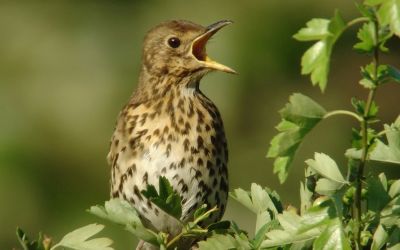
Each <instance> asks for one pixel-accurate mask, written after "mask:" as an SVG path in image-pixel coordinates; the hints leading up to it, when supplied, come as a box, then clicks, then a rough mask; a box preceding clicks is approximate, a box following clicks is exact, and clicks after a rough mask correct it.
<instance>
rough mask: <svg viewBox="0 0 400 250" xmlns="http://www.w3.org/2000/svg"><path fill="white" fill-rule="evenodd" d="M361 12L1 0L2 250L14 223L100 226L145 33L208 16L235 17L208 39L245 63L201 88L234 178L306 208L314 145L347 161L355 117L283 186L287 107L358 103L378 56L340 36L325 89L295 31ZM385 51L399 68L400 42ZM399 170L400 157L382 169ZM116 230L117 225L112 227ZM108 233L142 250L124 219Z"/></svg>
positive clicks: (233, 211)
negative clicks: (298, 98)
mask: <svg viewBox="0 0 400 250" xmlns="http://www.w3.org/2000/svg"><path fill="white" fill-rule="evenodd" d="M335 8H339V9H341V10H342V13H343V16H344V17H345V19H347V20H349V19H350V18H351V17H354V16H355V15H357V11H356V8H355V6H354V3H353V1H348V0H340V1H316V0H303V1H278V0H269V1H265V0H263V1H261V0H260V1H228V0H224V1H213V0H202V1H190V2H189V1H178V0H171V1H161V0H160V1H36V2H35V1H26V2H22V1H2V2H1V3H0V197H1V205H0V248H1V249H11V248H12V247H15V246H17V241H16V238H15V233H14V232H15V228H16V226H17V225H18V226H20V227H22V228H24V229H25V230H26V231H28V232H29V233H30V234H31V235H32V236H33V235H34V236H36V233H38V232H39V231H40V230H42V231H44V232H45V233H47V234H50V235H51V236H52V237H54V238H55V239H56V240H59V239H60V237H61V236H62V235H63V234H65V233H67V232H69V231H71V230H73V229H75V228H77V227H80V226H83V225H86V224H88V223H93V222H96V221H99V219H97V218H95V217H93V216H91V215H90V214H88V213H86V212H85V209H87V208H89V207H90V206H91V205H94V204H100V203H102V202H103V201H104V200H107V199H108V197H109V167H108V166H107V164H106V160H105V156H106V154H107V151H108V141H109V138H110V136H111V133H112V131H113V126H114V122H115V119H116V116H117V113H118V112H119V110H120V108H121V107H122V106H123V105H124V103H125V102H126V101H127V99H128V97H129V96H130V94H131V92H132V90H133V88H134V87H135V84H136V81H137V77H138V69H139V65H140V57H141V43H142V39H143V37H144V34H145V32H146V30H148V29H149V28H151V27H152V26H153V25H155V24H157V23H159V22H161V21H164V20H168V19H188V20H192V21H194V22H197V23H200V24H203V25H208V24H211V23H212V22H214V21H217V20H220V19H231V20H234V21H235V23H234V24H233V25H230V26H229V27H227V28H225V29H224V30H223V31H221V32H220V33H219V34H218V35H217V36H216V37H215V38H214V39H213V41H211V43H210V44H209V46H208V51H209V54H210V55H211V56H212V57H213V58H214V59H217V60H218V61H220V62H222V63H225V64H227V65H229V66H231V67H232V68H234V69H236V70H237V71H238V72H239V75H228V74H223V73H213V74H210V75H209V76H206V77H205V79H204V80H203V82H202V86H201V88H202V90H203V92H205V93H206V94H207V95H208V96H209V97H210V98H211V99H212V100H213V101H214V102H215V103H216V104H217V106H218V107H219V109H220V111H221V113H222V116H223V118H224V122H225V127H226V132H227V137H228V142H229V149H230V164H229V169H230V187H231V189H234V188H237V187H242V188H248V187H249V186H250V183H251V182H257V183H260V184H261V185H265V186H268V187H270V188H272V189H276V190H277V191H278V192H279V193H280V195H281V197H282V199H283V201H284V202H285V204H292V205H295V206H296V205H298V186H299V182H300V180H302V178H303V169H304V163H303V162H304V160H305V159H307V158H310V157H312V155H313V152H314V151H318V152H325V153H327V154H329V155H331V156H332V157H334V158H335V159H337V162H338V163H340V164H341V165H342V166H343V165H344V163H345V159H344V156H343V152H344V150H345V149H346V148H347V147H349V146H350V145H349V140H350V134H351V132H350V131H351V130H350V128H351V127H352V126H356V124H355V123H354V122H353V121H352V120H350V119H349V118H346V117H344V118H340V117H339V118H337V117H335V118H330V120H327V121H324V122H322V124H320V125H319V126H318V127H317V128H316V129H315V130H314V131H313V132H312V133H311V134H310V135H309V136H308V137H307V140H306V141H305V143H304V144H303V145H302V147H301V148H300V150H299V154H298V155H297V156H296V159H295V162H294V165H293V169H292V170H293V171H292V172H291V174H290V176H289V179H288V181H287V183H286V184H284V185H279V183H278V179H277V177H276V176H275V175H273V173H272V160H270V159H266V158H265V154H266V152H267V148H268V144H269V141H270V139H271V138H272V136H273V135H274V134H275V133H276V132H275V129H274V126H275V125H276V124H277V123H278V122H279V115H278V113H277V111H278V110H279V109H280V108H281V107H283V105H284V104H285V103H286V102H287V99H288V96H289V95H290V94H291V93H293V92H302V93H304V94H306V95H309V96H311V97H312V98H313V99H315V100H317V101H318V102H320V103H321V104H322V105H323V106H325V107H326V108H327V109H343V108H351V105H350V101H349V100H350V97H351V96H356V97H359V98H364V97H365V96H366V91H365V90H364V89H362V87H360V86H359V85H357V81H358V80H359V78H360V76H359V67H360V65H362V64H365V63H366V62H368V60H369V58H368V57H367V56H363V55H358V54H356V53H355V52H354V51H352V49H351V46H352V44H353V43H354V42H355V41H356V36H355V34H354V32H352V31H354V30H351V31H350V32H349V31H348V32H346V33H345V35H344V37H343V39H342V40H340V41H339V43H338V44H337V46H336V48H335V50H334V57H333V60H332V67H333V69H332V71H331V74H330V83H329V85H328V89H327V91H326V93H325V94H321V93H320V91H319V89H317V88H313V87H311V84H310V83H309V80H308V78H307V77H303V76H300V74H299V72H300V67H299V61H300V57H301V54H302V53H303V52H304V50H305V49H306V48H307V47H308V46H309V45H310V44H306V43H298V42H296V41H295V40H294V39H292V35H293V34H294V33H295V32H296V31H297V30H298V29H299V28H301V27H302V26H303V25H304V24H305V22H306V21H307V20H308V19H310V18H312V17H330V16H331V15H332V14H333V11H334V9H335ZM389 47H390V48H391V50H392V54H391V56H384V58H383V60H384V61H386V62H390V63H392V64H394V65H395V66H397V67H400V63H399V62H400V60H399V52H400V46H399V40H398V39H395V40H393V41H392V42H391V43H390V44H389ZM399 93H400V86H399V85H397V86H396V85H387V86H384V87H383V88H382V90H380V91H379V92H378V94H377V101H378V104H379V105H380V108H381V111H382V112H381V113H380V118H381V119H382V120H383V121H384V122H390V121H392V120H394V119H395V117H396V116H397V115H398V114H399V103H400V102H399V97H400V94H399ZM373 170H374V171H383V170H385V171H389V173H390V174H391V175H392V176H394V177H397V178H399V177H400V173H399V170H396V169H395V167H394V166H382V165H380V166H378V165H376V166H374V169H373ZM226 218H227V219H233V220H235V221H236V222H238V224H239V225H241V226H242V227H243V228H245V229H247V230H250V231H252V228H253V226H254V224H253V216H252V215H251V214H250V213H249V212H247V211H246V210H245V209H244V208H243V207H241V206H240V205H238V204H237V203H235V202H234V201H232V200H231V201H230V202H229V205H228V210H227V212H226ZM107 225H108V224H107ZM105 234H107V235H109V236H111V237H112V238H113V239H114V240H115V241H116V242H115V247H116V248H117V249H133V248H134V242H135V239H134V238H133V237H131V236H130V234H129V233H127V232H125V231H123V230H122V229H121V228H118V227H117V226H115V225H108V226H107V228H106V231H105Z"/></svg>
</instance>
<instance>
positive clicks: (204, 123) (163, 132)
mask: <svg viewBox="0 0 400 250" xmlns="http://www.w3.org/2000/svg"><path fill="white" fill-rule="evenodd" d="M231 23H232V21H229V20H222V21H218V22H215V23H213V24H211V25H209V26H206V27H204V26H202V25H199V24H195V23H193V22H190V21H185V20H171V21H165V22H162V23H160V24H159V25H157V26H155V27H153V28H152V29H150V30H149V31H148V33H147V34H146V35H145V38H144V41H143V49H142V61H141V68H140V74H139V80H138V83H137V87H136V90H134V92H133V94H132V95H131V97H130V99H129V101H128V103H127V104H126V105H125V106H124V107H123V109H122V110H121V111H120V113H119V115H118V118H117V122H116V126H115V130H114V133H113V135H112V138H111V141H110V151H109V153H108V155H107V160H108V164H109V165H110V166H111V181H110V182H111V197H112V198H121V199H123V200H126V201H128V202H129V203H130V204H131V205H133V207H134V208H135V209H136V210H137V211H138V214H139V215H140V218H141V220H142V222H143V223H144V225H145V226H146V227H148V228H150V229H153V230H156V231H158V232H160V231H162V232H166V233H168V235H169V236H170V237H173V236H175V235H177V234H179V233H180V231H181V230H182V226H181V223H180V222H179V221H178V220H176V219H175V218H173V217H171V216H169V215H168V214H166V213H165V212H164V211H162V210H161V209H159V208H158V207H157V206H155V205H154V204H152V203H151V202H150V201H149V200H148V199H147V198H146V197H144V195H143V194H142V191H143V190H145V189H146V187H147V186H148V185H154V186H155V187H156V188H157V187H158V181H159V178H160V176H164V177H165V178H166V179H167V180H168V181H169V182H170V184H171V185H172V187H173V189H174V190H175V191H176V192H177V193H178V194H179V196H180V198H181V205H182V216H181V218H179V220H180V221H182V222H184V223H185V222H188V221H190V220H191V219H193V214H194V212H195V211H196V209H198V208H199V207H200V206H202V205H203V204H206V205H207V208H209V209H210V208H212V207H214V206H217V207H218V212H216V213H213V214H212V215H211V216H210V217H209V218H208V219H207V220H206V221H204V222H203V223H204V224H205V225H208V224H210V223H213V222H216V221H219V220H220V219H221V218H222V216H223V214H224V211H225V208H226V204H227V198H228V190H229V186H228V167H227V164H228V146H227V140H226V136H225V131H224V125H223V121H222V118H221V115H220V112H219V111H218V109H217V107H216V106H215V104H214V103H213V102H212V101H211V100H210V99H209V98H208V97H206V95H205V94H204V93H203V92H202V91H201V90H200V87H199V84H200V80H201V79H202V78H203V77H204V76H205V75H206V74H207V73H209V72H212V71H222V72H227V73H236V72H235V71H234V70H233V69H232V68H230V67H228V66H225V65H223V64H221V63H218V62H216V61H214V60H212V59H211V58H210V57H209V56H208V54H207V51H206V45H207V42H208V41H209V40H210V38H211V37H212V36H213V35H214V34H215V33H216V32H217V31H219V30H220V29H221V28H223V27H225V26H227V25H228V24H231ZM139 245H140V244H139ZM152 247H153V248H152ZM137 249H157V248H154V246H151V245H150V244H148V243H143V242H142V243H141V247H140V246H138V248H137Z"/></svg>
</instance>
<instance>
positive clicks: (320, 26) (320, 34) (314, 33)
mask: <svg viewBox="0 0 400 250" xmlns="http://www.w3.org/2000/svg"><path fill="white" fill-rule="evenodd" d="M329 22H330V20H329V19H323V18H314V19H311V20H310V21H308V22H307V23H306V27H305V28H302V29H300V30H299V31H298V32H297V33H296V34H294V35H293V38H295V39H296V40H298V41H313V40H321V39H323V38H325V37H326V36H328V35H329V31H328V27H329Z"/></svg>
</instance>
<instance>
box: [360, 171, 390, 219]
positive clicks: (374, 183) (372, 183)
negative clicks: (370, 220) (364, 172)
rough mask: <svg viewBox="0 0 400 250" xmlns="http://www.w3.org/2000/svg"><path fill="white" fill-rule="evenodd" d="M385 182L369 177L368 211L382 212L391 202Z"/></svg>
mask: <svg viewBox="0 0 400 250" xmlns="http://www.w3.org/2000/svg"><path fill="white" fill-rule="evenodd" d="M385 184H386V183H385V181H384V180H382V179H380V178H377V177H373V176H371V177H369V178H368V179H367V185H366V187H367V190H368V192H367V205H368V210H370V211H373V212H380V211H381V210H382V209H383V208H384V207H385V206H386V204H388V202H389V201H390V196H389V195H388V194H387V191H386V185H385Z"/></svg>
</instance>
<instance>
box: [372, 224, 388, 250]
mask: <svg viewBox="0 0 400 250" xmlns="http://www.w3.org/2000/svg"><path fill="white" fill-rule="evenodd" d="M388 238H389V235H388V233H387V232H386V230H385V229H384V227H383V226H382V225H379V226H378V228H377V229H376V231H375V233H374V237H373V241H372V245H371V250H379V249H381V248H382V247H383V246H384V245H385V244H386V242H387V240H388Z"/></svg>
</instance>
